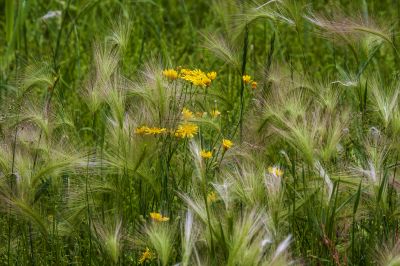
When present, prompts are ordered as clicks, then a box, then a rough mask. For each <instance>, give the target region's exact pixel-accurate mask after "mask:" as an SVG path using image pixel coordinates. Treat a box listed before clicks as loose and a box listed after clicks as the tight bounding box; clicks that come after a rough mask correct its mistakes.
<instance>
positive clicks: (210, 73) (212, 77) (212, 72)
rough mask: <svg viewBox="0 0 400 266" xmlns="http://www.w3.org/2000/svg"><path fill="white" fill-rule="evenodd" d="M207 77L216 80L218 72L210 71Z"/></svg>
mask: <svg viewBox="0 0 400 266" xmlns="http://www.w3.org/2000/svg"><path fill="white" fill-rule="evenodd" d="M207 77H208V78H209V79H211V80H214V79H215V78H216V77H217V72H215V71H211V72H208V73H207Z"/></svg>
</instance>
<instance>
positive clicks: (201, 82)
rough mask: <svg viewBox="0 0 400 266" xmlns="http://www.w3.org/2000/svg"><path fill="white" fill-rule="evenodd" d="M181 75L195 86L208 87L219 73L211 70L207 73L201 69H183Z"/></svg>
mask: <svg viewBox="0 0 400 266" xmlns="http://www.w3.org/2000/svg"><path fill="white" fill-rule="evenodd" d="M180 77H181V79H183V80H186V81H189V82H190V83H192V84H193V85H195V86H201V87H208V86H210V85H211V81H213V80H214V79H215V78H216V77H217V73H216V72H209V73H207V74H206V73H204V72H203V71H201V70H200V69H195V70H190V69H181V73H180Z"/></svg>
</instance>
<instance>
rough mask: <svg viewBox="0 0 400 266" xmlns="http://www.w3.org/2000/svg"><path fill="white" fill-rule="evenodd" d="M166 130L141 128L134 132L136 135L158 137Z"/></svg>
mask: <svg viewBox="0 0 400 266" xmlns="http://www.w3.org/2000/svg"><path fill="white" fill-rule="evenodd" d="M166 131H167V129H166V128H159V127H147V126H142V127H138V128H136V130H135V133H136V134H144V135H158V134H162V133H164V132H166Z"/></svg>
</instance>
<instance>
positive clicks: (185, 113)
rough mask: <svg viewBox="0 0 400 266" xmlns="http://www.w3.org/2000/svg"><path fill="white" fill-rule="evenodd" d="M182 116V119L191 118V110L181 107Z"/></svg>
mask: <svg viewBox="0 0 400 266" xmlns="http://www.w3.org/2000/svg"><path fill="white" fill-rule="evenodd" d="M182 116H183V119H184V120H189V119H191V118H193V112H192V111H190V110H189V109H187V108H183V110H182Z"/></svg>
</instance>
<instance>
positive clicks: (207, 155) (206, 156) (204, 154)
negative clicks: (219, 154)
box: [200, 150, 212, 159]
mask: <svg viewBox="0 0 400 266" xmlns="http://www.w3.org/2000/svg"><path fill="white" fill-rule="evenodd" d="M200 156H201V157H203V158H204V159H210V158H211V157H212V152H211V151H206V150H202V151H201V152H200Z"/></svg>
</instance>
